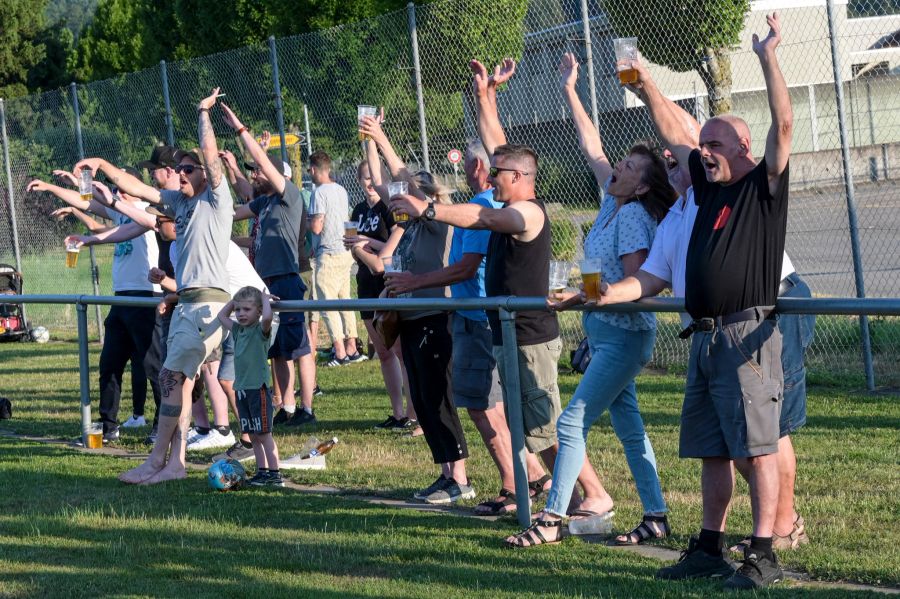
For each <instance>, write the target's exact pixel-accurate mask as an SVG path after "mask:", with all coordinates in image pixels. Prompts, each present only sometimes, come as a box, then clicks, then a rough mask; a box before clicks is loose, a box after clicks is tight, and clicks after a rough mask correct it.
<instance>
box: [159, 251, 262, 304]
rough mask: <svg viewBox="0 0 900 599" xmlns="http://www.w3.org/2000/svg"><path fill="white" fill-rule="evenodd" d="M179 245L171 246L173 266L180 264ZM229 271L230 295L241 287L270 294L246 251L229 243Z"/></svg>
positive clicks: (226, 262)
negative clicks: (253, 288) (245, 253)
mask: <svg viewBox="0 0 900 599" xmlns="http://www.w3.org/2000/svg"><path fill="white" fill-rule="evenodd" d="M177 246H178V244H177V243H173V244H172V245H170V246H169V260H171V261H172V264H175V263H177V262H178V247H177ZM225 268H226V269H227V270H228V293H229V294H230V295H232V296H234V294H235V293H237V292H238V290H239V289H241V287H256V288H257V289H259V290H260V291H262V292H263V293H268V292H269V288H268V287H266V284H265V283H263V280H262V279H261V278H260V277H259V275H258V274H256V269H255V268H253V265H252V264H250V260H249V259H248V258H247V256H246V255H244V251H243V250H242V249H241V248H240V247H238V245H237V244H236V243H235V242H233V241H229V242H228V257H227V259H226V261H225Z"/></svg>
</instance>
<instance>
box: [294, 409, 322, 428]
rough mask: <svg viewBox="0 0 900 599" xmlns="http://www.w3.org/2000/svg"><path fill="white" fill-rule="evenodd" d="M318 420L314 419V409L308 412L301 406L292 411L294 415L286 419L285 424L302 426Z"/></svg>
mask: <svg viewBox="0 0 900 599" xmlns="http://www.w3.org/2000/svg"><path fill="white" fill-rule="evenodd" d="M317 422H318V420H316V413H315V411H314V412H313V413H312V414H310V413H309V412H307V411H306V410H304V409H303V408H298V409H297V411H296V412H294V417H293V418H291V419H290V420H288V421H287V426H303V425H306V424H316V423H317Z"/></svg>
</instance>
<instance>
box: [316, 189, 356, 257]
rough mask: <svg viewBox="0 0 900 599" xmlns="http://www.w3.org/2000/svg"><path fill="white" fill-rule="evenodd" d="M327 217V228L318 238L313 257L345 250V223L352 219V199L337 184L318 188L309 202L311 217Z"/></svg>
mask: <svg viewBox="0 0 900 599" xmlns="http://www.w3.org/2000/svg"><path fill="white" fill-rule="evenodd" d="M320 214H321V215H324V216H325V226H324V227H323V228H322V232H321V233H320V234H319V235H317V236H316V239H315V242H314V245H313V255H314V256H316V257H319V256H321V255H322V254H341V253H344V252H347V250H346V248H344V222H346V220H347V219H348V218H350V198H349V197H348V196H347V190H346V189H344V188H343V187H341V186H340V185H338V184H337V183H326V184H324V185H319V186H318V187H316V191H315V192H314V193H313V195H312V199H311V200H310V202H309V216H310V217H313V216H317V215H320Z"/></svg>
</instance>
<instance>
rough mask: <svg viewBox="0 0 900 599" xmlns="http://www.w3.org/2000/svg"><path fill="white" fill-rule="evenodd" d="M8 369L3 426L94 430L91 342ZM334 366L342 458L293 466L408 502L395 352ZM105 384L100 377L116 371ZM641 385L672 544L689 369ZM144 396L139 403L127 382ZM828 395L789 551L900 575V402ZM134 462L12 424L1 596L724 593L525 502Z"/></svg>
mask: <svg viewBox="0 0 900 599" xmlns="http://www.w3.org/2000/svg"><path fill="white" fill-rule="evenodd" d="M96 350H97V348H96V347H92V356H91V358H92V364H93V365H94V366H96V359H97V355H98V352H97V351H96ZM0 364H2V367H0V395H4V396H7V397H10V398H11V399H12V401H13V404H14V419H13V420H8V421H3V422H2V423H0V428H2V429H5V430H8V431H11V432H15V433H18V434H27V435H37V436H44V437H52V438H62V439H68V438H73V437H75V436H77V435H78V434H79V407H78V372H77V358H76V345H75V343H74V341H73V340H71V339H69V340H63V341H55V342H51V343H49V344H46V345H35V344H18V343H17V344H5V345H0ZM319 372H320V375H319V379H320V384H321V385H322V387H323V388H324V389H325V391H326V395H325V396H324V397H321V398H317V400H316V413H317V416H318V418H319V420H320V423H321V424H320V426H319V428H318V430H316V431H314V432H315V434H316V435H317V436H319V437H322V436H327V435H336V436H338V437H339V438H340V440H341V444H340V445H339V446H338V448H337V449H336V450H335V451H334V452H332V454H330V455H329V468H328V470H326V471H321V472H310V473H296V472H294V473H289V477H290V478H291V480H293V481H294V482H297V483H301V484H310V485H312V484H327V485H331V486H334V487H338V488H339V489H341V491H342V493H343V494H344V495H354V496H358V495H378V496H382V497H389V498H401V499H405V498H407V497H408V496H409V495H410V494H411V493H412V492H413V490H415V489H417V488H420V487H423V486H425V485H427V484H428V483H430V482H431V481H432V480H433V478H434V476H435V475H436V470H435V467H434V466H433V465H432V464H431V463H430V460H429V454H428V451H427V448H426V446H425V443H424V441H423V440H422V439H408V438H402V437H398V436H397V435H394V434H391V433H381V432H378V431H375V430H372V428H371V426H372V425H373V424H374V423H375V422H376V421H380V420H381V419H382V418H383V417H384V416H385V415H386V413H387V405H388V402H387V397H386V395H385V393H384V391H383V388H382V384H381V383H380V377H379V371H378V368H377V365H376V364H374V363H372V362H368V363H364V364H360V365H354V366H349V367H343V368H339V369H320V371H319ZM91 384H92V386H93V387H94V388H95V389H96V372H94V373H92V375H91ZM576 384H577V378H576V377H574V376H571V375H565V376H562V377H561V385H562V390H563V397H564V401H565V399H567V398H568V397H570V396H571V393H572V391H573V389H574V386H575V385H576ZM638 389H639V395H640V401H641V406H642V412H643V414H644V417H645V421H646V424H647V428H648V432H649V434H650V436H651V439H652V440H653V443H654V447H655V449H656V453H657V459H658V462H659V466H660V473H661V477H662V481H663V489H664V492H665V496H666V499H667V500H668V502H669V505H670V508H671V510H672V514H671V517H670V520H671V522H672V525H673V528H674V533H675V534H674V536H673V537H671V538H670V539H667V540H666V541H664V542H663V543H662V544H663V545H665V546H668V547H672V548H681V547H682V546H683V545H684V544H685V543H686V541H687V537H688V536H689V535H690V534H692V533H695V532H696V530H697V528H698V525H699V518H700V504H699V478H698V474H699V467H698V464H697V463H695V462H692V461H682V460H679V459H678V458H677V432H678V413H679V406H680V401H681V392H682V380H681V378H680V377H678V376H673V375H659V374H648V375H646V376H642V377H640V379H639V381H638ZM124 397H125V399H124V400H123V410H122V411H123V416H126V415H127V413H128V410H129V409H130V400H129V393H128V390H127V389H126V393H125V396H124ZM809 402H810V405H809V424H808V425H807V427H806V428H804V429H803V430H802V431H801V432H800V433H799V434H798V435H797V436H796V437H795V445H796V447H797V453H798V455H799V459H800V466H799V482H798V507H799V511H800V512H801V513H802V515H803V516H804V518H805V519H806V521H807V525H808V528H809V533H810V536H811V538H812V543H811V544H810V545H809V546H806V547H804V548H802V549H801V550H799V551H797V552H794V553H786V554H783V555H782V556H781V557H782V561H783V563H784V564H785V566H786V567H787V568H790V569H792V570H795V571H800V572H805V573H807V574H808V575H809V576H810V577H811V578H813V579H816V580H823V581H857V582H863V583H869V584H876V585H884V586H889V587H894V588H897V587H898V586H900V571H898V564H900V529H898V527H897V526H896V517H897V513H898V512H897V505H898V503H897V497H898V493H900V468H898V458H897V456H898V455H900V436H898V430H900V397H897V396H895V395H864V394H858V393H855V392H853V391H852V390H851V389H848V388H843V387H823V386H820V387H815V388H814V389H813V390H812V392H811V394H810V399H809ZM151 405H152V402H151ZM463 422H464V425H465V428H466V435H467V438H468V439H469V441H470V452H471V454H472V455H471V458H470V460H469V472H470V477H471V479H472V481H473V484H474V486H475V488H476V490H478V492H479V499H478V500H483V499H486V498H488V496H490V495H492V494H493V493H494V492H495V491H496V490H497V487H498V482H497V480H496V476H495V474H494V471H493V466H492V464H491V462H490V459H489V457H488V455H487V452H486V451H485V450H484V448H483V447H482V446H481V444H480V442H478V441H477V440H478V436H477V434H476V432H475V430H474V428H473V427H472V425H471V423H470V422H468V419H467V418H466V417H463ZM123 430H124V429H123ZM311 432H313V431H305V432H297V433H291V434H282V433H279V434H277V435H276V437H277V440H278V443H279V446H280V448H281V452H282V455H290V454H291V453H292V452H293V451H296V450H297V449H299V447H300V446H301V445H302V443H303V441H304V440H305V438H306V436H307V435H308V434H309V433H311ZM144 434H146V430H143V431H141V430H138V431H133V432H132V431H125V432H124V435H123V439H122V441H121V443H120V446H121V447H123V448H125V449H130V450H135V451H144V450H145V446H143V445H142V443H141V440H142V438H143V436H144ZM588 445H589V451H590V455H591V458H592V460H593V461H594V463H595V464H596V465H597V467H598V468H599V469H600V471H601V474H602V476H603V478H604V482H605V484H606V485H607V487H608V488H609V490H610V493H611V494H612V495H613V497H614V498H615V499H616V501H617V506H616V527H617V528H618V529H628V528H630V527H631V526H633V525H634V524H635V523H637V521H638V518H639V516H640V511H641V510H640V505H639V502H638V499H637V496H636V492H635V490H634V487H633V484H632V483H631V480H630V476H629V474H628V469H627V465H626V463H625V459H624V456H623V453H622V450H621V447H620V446H619V444H618V441H617V440H616V439H615V437H614V435H613V434H612V433H611V430H610V427H609V421H608V418H604V419H603V420H601V421H600V422H599V423H598V424H597V425H596V426H595V427H594V429H593V430H592V431H591V434H590V437H589V443H588ZM193 458H194V460H196V461H198V462H202V461H204V460H205V459H206V458H208V455H194V456H193ZM133 463H134V462H132V461H129V460H126V459H122V458H115V457H110V456H103V455H91V454H85V453H81V452H78V451H75V450H72V449H68V448H66V447H65V446H60V445H47V444H40V443H35V442H29V441H24V440H19V439H14V438H10V437H2V436H0V480H3V481H4V485H3V486H4V488H5V490H6V492H4V493H2V494H0V523H2V524H0V581H2V582H0V597H26V596H60V597H61V596H66V597H72V596H102V595H123V596H242V595H246V594H248V593H250V592H254V593H259V594H264V595H267V596H288V595H293V596H296V595H297V594H298V593H299V594H300V596H307V595H312V596H316V597H347V596H361V597H433V596H442V597H457V596H459V597H462V596H466V597H471V596H485V597H514V596H516V597H519V596H538V595H546V596H587V595H590V596H601V595H602V596H612V597H616V596H707V595H709V594H711V593H714V592H715V591H716V590H717V589H718V587H717V586H716V585H715V584H711V583H703V582H694V583H684V584H661V583H659V582H657V581H655V580H654V579H653V572H654V571H655V569H656V568H657V567H658V566H659V562H658V561H656V560H654V559H650V558H646V557H641V556H639V555H636V554H632V553H628V552H622V551H617V550H613V549H610V548H607V547H604V546H602V545H597V544H588V543H585V542H582V541H580V540H577V539H569V540H567V541H566V542H564V543H563V544H562V545H560V546H554V547H542V548H537V549H533V550H527V551H512V550H507V549H504V548H503V547H502V545H501V540H502V538H503V536H504V535H506V534H508V533H510V532H513V531H515V530H516V528H517V525H516V521H515V519H514V518H512V517H507V518H503V519H500V520H498V521H496V522H484V521H479V520H477V519H474V518H462V517H458V516H454V515H449V514H444V513H423V512H418V511H413V510H401V509H397V508H389V507H384V506H378V505H372V504H369V503H366V502H361V501H358V500H352V499H349V498H346V497H340V495H339V496H336V497H335V496H320V495H309V494H299V493H297V492H295V491H292V490H289V489H285V490H277V491H272V492H264V491H258V490H243V491H239V492H236V493H229V494H221V493H215V492H213V491H212V490H211V489H209V487H208V486H207V485H206V482H205V480H204V477H203V475H202V473H200V472H191V473H190V475H189V477H188V479H187V480H185V481H180V482H177V483H171V484H168V485H165V486H162V487H152V488H133V487H127V486H125V485H122V484H120V483H119V482H118V481H117V480H116V479H115V474H117V473H118V472H120V471H122V470H123V469H126V468H127V467H129V466H130V465H131V464H133ZM474 503H475V501H472V502H470V504H474ZM730 524H731V527H730V530H731V531H732V533H733V534H731V535H730V539H734V540H736V539H737V538H738V537H739V536H740V535H741V533H745V532H747V531H748V530H749V526H750V520H749V501H748V499H747V497H746V486H745V485H744V484H743V483H741V484H739V487H738V490H737V493H736V499H735V502H734V507H733V514H732V517H731V521H730ZM800 592H812V591H808V590H806V589H803V588H800V587H796V586H792V583H788V584H785V585H781V586H780V587H779V588H776V589H774V590H772V591H771V592H770V594H771V595H772V596H780V595H788V594H790V595H793V594H796V593H800ZM814 592H815V593H816V594H817V596H818V595H820V594H823V593H825V594H826V596H835V597H837V596H850V595H855V593H853V592H850V591H845V590H822V589H816V590H815V591H814Z"/></svg>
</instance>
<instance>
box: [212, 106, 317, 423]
mask: <svg viewBox="0 0 900 599" xmlns="http://www.w3.org/2000/svg"><path fill="white" fill-rule="evenodd" d="M222 111H223V113H224V115H225V123H226V124H227V125H228V126H229V127H231V128H232V129H234V130H235V133H236V134H237V136H238V137H239V138H240V140H241V142H242V143H243V144H244V147H245V148H246V149H247V151H248V152H249V153H250V158H251V159H252V160H253V165H252V166H254V167H255V168H254V170H253V175H252V177H253V197H254V199H253V200H252V201H250V202H249V203H247V204H242V205H241V206H239V207H238V208H237V210H236V211H235V214H234V218H235V220H244V219H248V218H254V217H256V218H258V219H259V231H258V232H257V235H256V239H255V241H254V245H255V256H256V260H255V262H254V267H255V268H256V272H257V273H259V276H260V277H262V279H263V281H265V283H266V285H267V286H268V288H269V292H270V293H272V294H273V295H276V296H278V297H279V298H280V299H282V300H302V299H303V295H304V294H305V293H306V291H307V289H306V286H305V285H304V284H303V281H302V280H301V279H300V260H301V257H302V256H303V246H302V244H303V242H304V240H305V238H306V218H307V214H306V206H305V204H304V203H303V197H302V195H301V194H300V188H299V187H297V186H296V185H294V183H293V181H291V180H290V178H289V176H285V174H284V173H285V168H286V167H287V164H284V163H281V162H280V161H279V164H281V165H282V166H281V168H278V167H276V166H275V164H273V162H272V160H270V159H269V156H268V154H266V151H265V150H264V149H263V148H262V147H260V145H259V143H257V141H256V139H255V138H254V137H253V135H252V134H251V133H250V131H249V129H247V127H245V126H244V124H243V123H241V121H240V119H238V117H237V115H235V114H234V112H233V111H232V110H231V108H229V107H228V106H226V105H225V104H222ZM304 320H305V318H304V315H303V312H282V313H281V314H280V322H279V326H278V332H277V333H276V334H275V341H274V343H272V345H271V346H270V347H269V358H270V359H271V360H272V366H273V368H274V372H275V384H276V385H278V391H279V394H280V396H281V398H282V402H283V406H282V410H283V411H279V416H284V418H283V419H282V420H280V421H279V420H276V424H281V423H285V424H287V425H302V424H314V423H315V421H316V417H315V415H314V414H313V409H312V400H313V389H314V388H315V385H316V370H315V369H316V364H315V357H314V355H313V354H312V353H311V350H310V342H309V337H308V336H307V333H306V323H305V322H304ZM294 360H298V363H299V365H300V369H299V370H300V393H301V402H300V403H301V409H300V410H296V402H295V399H294ZM291 408H294V411H293V413H292V414H291V413H288V410H289V409H291Z"/></svg>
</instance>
